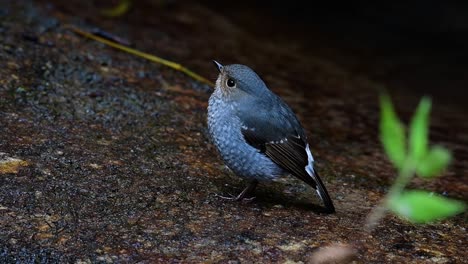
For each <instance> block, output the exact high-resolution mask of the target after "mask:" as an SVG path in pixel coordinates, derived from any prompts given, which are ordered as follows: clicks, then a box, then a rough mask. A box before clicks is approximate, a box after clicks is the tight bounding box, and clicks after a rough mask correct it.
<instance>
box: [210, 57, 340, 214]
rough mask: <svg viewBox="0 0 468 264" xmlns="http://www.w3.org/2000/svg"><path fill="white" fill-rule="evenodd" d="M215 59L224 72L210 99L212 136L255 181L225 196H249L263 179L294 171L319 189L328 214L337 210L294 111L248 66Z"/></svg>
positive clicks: (240, 172) (232, 165) (230, 162)
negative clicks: (237, 193) (228, 63)
mask: <svg viewBox="0 0 468 264" xmlns="http://www.w3.org/2000/svg"><path fill="white" fill-rule="evenodd" d="M213 63H214V64H215V66H216V68H217V69H218V71H219V75H218V77H217V79H216V83H215V89H214V91H213V93H212V94H211V96H210V98H209V100H208V114H207V124H208V131H209V135H210V137H211V141H212V142H213V144H214V145H215V146H216V148H217V150H218V153H219V154H220V156H221V157H222V159H223V161H224V164H225V165H226V166H227V167H228V168H229V169H230V170H231V171H233V172H234V173H235V174H236V175H237V176H239V177H241V178H244V179H247V180H249V181H250V183H249V185H248V186H247V187H246V188H245V189H244V190H243V191H242V192H241V193H240V194H239V195H237V196H233V197H224V196H221V197H223V198H225V199H229V200H234V201H241V200H244V199H248V197H249V196H250V195H251V194H252V193H253V192H254V191H255V189H256V187H257V185H258V183H259V181H271V180H274V179H276V178H279V177H282V176H284V175H287V174H290V175H293V176H295V177H297V178H298V179H300V180H302V181H303V182H305V183H306V184H308V185H309V186H311V187H312V188H314V189H315V190H316V192H317V194H318V196H319V197H320V199H321V201H322V203H323V205H324V207H325V212H327V213H334V212H335V206H334V205H333V202H332V199H331V198H330V195H329V194H328V191H327V189H326V188H325V185H324V184H323V182H322V180H321V179H320V176H319V174H318V173H317V170H316V169H315V168H314V162H315V160H314V157H313V156H312V152H311V151H310V147H309V143H308V142H307V137H306V134H305V131H304V128H303V127H302V125H301V123H300V122H299V120H298V118H297V116H296V115H295V114H294V112H293V110H292V109H291V108H290V107H289V106H288V105H287V104H286V103H285V101H283V100H282V99H281V98H280V97H279V96H278V95H276V94H275V93H273V92H272V91H271V90H270V89H269V88H268V87H267V85H266V84H265V82H264V81H263V80H262V79H261V78H260V77H259V76H258V75H257V73H255V71H253V70H252V69H251V68H249V67H248V66H246V65H242V64H230V65H225V66H223V65H222V64H221V63H219V62H217V61H215V60H213Z"/></svg>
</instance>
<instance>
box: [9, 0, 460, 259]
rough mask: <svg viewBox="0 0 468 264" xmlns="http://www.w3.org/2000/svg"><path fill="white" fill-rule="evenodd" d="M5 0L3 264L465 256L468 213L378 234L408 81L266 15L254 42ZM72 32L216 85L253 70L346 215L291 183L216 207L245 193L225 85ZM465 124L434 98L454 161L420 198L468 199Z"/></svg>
mask: <svg viewBox="0 0 468 264" xmlns="http://www.w3.org/2000/svg"><path fill="white" fill-rule="evenodd" d="M1 2H2V4H1V7H2V8H1V9H0V45H1V46H0V61H1V68H0V124H1V125H0V152H1V153H0V159H1V160H4V161H5V160H8V159H10V160H11V159H12V158H15V159H18V160H20V161H21V162H20V161H18V162H17V164H18V166H17V167H14V166H13V167H8V168H7V167H5V166H3V165H2V166H3V167H0V168H1V171H0V186H1V189H0V262H1V263H12V262H13V263H15V262H16V263H64V262H79V261H82V262H85V263H86V262H91V263H96V262H97V263H105V262H117V263H122V262H124V263H135V262H140V263H154V262H170V263H178V262H183V263H187V262H195V263H197V262H206V263H237V262H242V263H249V262H257V263H258V262H280V263H286V262H287V263H301V262H303V263H308V262H310V260H311V256H312V254H313V253H314V252H315V251H316V250H318V249H319V248H321V247H324V246H328V245H331V244H333V243H337V242H338V243H344V244H352V245H353V246H355V247H356V249H357V257H356V259H355V262H357V263H403V262H407V263H466V259H467V258H466V250H465V248H466V245H467V244H468V243H467V242H468V241H467V235H466V214H464V215H459V216H457V217H454V218H451V219H449V220H446V221H442V222H440V223H436V224H431V225H425V226H415V225H412V224H409V223H407V222H404V221H402V220H399V219H397V218H396V217H393V216H387V217H386V218H385V219H384V220H383V221H382V222H381V223H380V225H379V226H378V227H377V228H376V230H375V231H374V232H373V233H372V234H368V233H366V232H364V230H363V224H364V221H365V218H366V215H367V214H368V213H369V211H370V210H371V209H372V208H373V207H374V206H375V205H376V204H377V203H378V201H379V199H380V198H381V197H382V196H383V195H384V194H385V193H386V191H387V190H388V186H389V185H390V184H391V182H392V179H393V178H394V175H395V171H394V170H393V168H392V166H391V165H390V164H389V162H388V161H387V159H386V158H385V156H384V154H383V153H382V149H381V146H380V143H379V141H378V135H377V132H378V131H377V124H378V115H379V112H378V105H377V101H378V88H380V87H387V88H388V86H389V84H395V82H391V81H386V80H388V79H391V78H392V76H391V74H390V75H385V74H383V75H380V76H384V77H383V78H381V79H380V80H378V81H376V80H371V79H370V78H369V76H368V75H371V74H370V73H369V71H366V70H365V69H369V68H374V69H373V70H374V71H378V69H375V67H376V66H375V65H370V64H366V62H365V61H364V62H361V63H360V64H357V63H355V62H356V60H359V58H354V59H353V58H352V57H346V56H341V55H340V54H342V53H340V52H343V50H344V49H343V50H340V49H338V48H337V47H338V46H334V44H336V43H334V42H333V41H332V40H331V39H329V38H325V37H323V36H322V35H320V32H318V31H317V32H315V31H313V30H311V32H309V34H311V35H314V34H316V40H317V41H316V42H314V43H315V44H314V45H312V46H308V45H309V44H310V43H309V44H307V43H306V42H301V41H300V39H293V38H292V37H293V36H297V35H296V33H294V32H289V33H288V32H285V33H284V35H282V34H281V33H280V32H276V35H275V34H270V33H271V32H273V31H272V30H271V29H270V30H269V31H268V32H267V33H268V34H270V35H269V38H266V36H265V35H268V34H267V33H265V34H256V33H255V29H257V30H258V29H259V28H261V26H262V25H261V23H262V22H263V21H262V20H261V19H259V23H258V25H252V27H253V30H252V31H250V30H249V29H248V28H247V27H246V26H245V25H244V26H242V25H243V24H242V23H240V22H239V23H237V22H235V21H236V20H235V19H230V18H229V16H223V15H221V14H220V13H217V12H215V11H213V10H212V9H210V8H208V7H206V6H198V5H196V4H194V3H186V2H180V1H167V2H165V1H161V2H158V1H154V2H153V3H151V2H148V3H147V2H145V1H140V2H139V3H138V5H135V6H134V8H133V9H132V10H131V11H130V12H129V13H128V14H126V15H124V16H122V17H119V18H105V17H102V16H100V15H99V14H100V13H99V11H100V8H103V7H104V4H103V3H100V4H93V1H73V0H69V1H38V2H30V1H26V0H17V1H14V2H13V1H1ZM96 2H98V1H96ZM134 2H138V1H134ZM107 4H108V3H107ZM246 16H249V15H248V14H247V15H246ZM250 16H251V14H250ZM66 24H73V25H76V26H78V27H80V28H83V29H87V30H91V29H92V28H93V27H99V28H101V29H103V30H106V31H108V32H112V33H113V34H116V35H117V36H119V37H123V38H125V39H127V40H129V41H130V42H131V43H132V46H134V47H136V48H138V49H140V50H143V51H147V52H149V53H153V54H155V55H160V56H162V57H165V58H167V59H171V60H175V61H177V62H180V63H182V64H184V65H186V66H188V67H189V68H192V69H194V70H196V71H197V72H199V73H201V74H202V75H205V76H207V77H208V78H210V79H212V80H214V78H215V77H216V70H215V68H214V67H213V65H212V64H211V59H217V60H219V61H220V62H222V63H244V64H248V65H250V66H251V67H252V68H254V69H255V70H256V71H257V72H258V73H259V74H260V75H261V76H263V77H264V79H265V80H266V81H267V83H268V84H269V85H270V87H271V88H272V89H273V90H274V91H276V92H277V93H279V94H280V95H281V96H282V97H283V98H284V99H285V100H286V101H287V102H288V103H289V104H290V105H291V106H292V107H293V109H294V110H295V111H296V112H297V114H298V116H299V118H300V119H301V121H302V123H303V124H304V126H305V128H306V130H307V131H308V132H309V138H310V143H311V145H312V146H313V149H314V152H315V156H316V158H317V160H318V167H319V169H320V171H321V175H323V176H322V177H323V179H324V181H325V182H326V185H327V187H328V190H329V192H330V193H331V196H332V198H333V199H334V201H335V205H336V207H337V213H336V214H333V215H323V214H321V213H319V210H318V209H317V206H316V205H317V204H318V200H317V199H316V197H315V195H314V194H313V191H312V190H311V189H310V188H307V187H306V186H305V185H304V184H302V183H300V182H298V181H296V180H294V179H292V178H288V179H285V180H282V181H280V182H275V183H268V184H262V185H261V186H260V188H259V189H258V192H257V196H256V198H257V199H256V200H255V201H253V202H251V203H231V202H226V201H224V200H221V199H219V198H217V197H216V196H215V195H214V194H216V193H218V194H226V193H235V192H238V191H239V190H240V189H242V188H243V187H244V185H245V182H243V181H242V180H241V179H239V178H237V177H235V176H234V175H232V174H231V173H230V172H228V171H227V170H226V169H225V168H224V166H223V164H222V162H221V160H220V158H219V156H218V155H217V154H216V151H215V149H214V148H213V146H212V145H211V144H210V142H209V139H208V138H207V134H206V122H205V119H206V106H207V100H208V97H209V95H210V92H211V90H210V88H209V87H207V86H205V85H202V84H199V83H197V82H196V81H194V80H192V79H190V78H189V77H187V76H185V75H184V74H182V73H179V72H176V71H174V70H171V69H168V68H166V67H163V66H161V65H157V64H154V63H151V62H148V61H146V60H143V59H140V58H136V57H134V56H132V55H129V54H125V53H123V52H120V51H117V50H115V49H111V48H109V47H107V46H104V45H102V44H99V43H97V42H95V41H91V40H88V39H84V38H82V37H80V36H78V35H76V34H74V33H72V32H70V31H68V30H66V29H65V28H64V25H66ZM327 41H329V42H327ZM305 43H306V44H305ZM334 51H336V52H334ZM353 63H354V64H353ZM374 64H376V65H377V67H378V65H384V64H385V65H387V66H388V65H389V64H392V61H391V60H388V57H387V58H386V61H383V62H382V63H381V64H379V63H378V60H377V62H374ZM340 65H341V66H340ZM343 65H361V66H362V65H364V66H362V67H363V68H364V70H362V69H361V70H360V71H359V69H357V70H356V68H353V67H350V68H347V67H346V66H343ZM365 65H367V68H366V66H365ZM369 65H370V66H369ZM361 66H359V67H361ZM351 68H353V69H351ZM382 69H383V70H382V71H385V69H388V67H387V68H385V67H383V68H382ZM358 72H359V73H358ZM431 77H434V78H436V76H427V78H431ZM404 85H405V82H401V87H400V88H398V89H395V90H391V91H392V95H393V98H394V99H395V101H396V104H397V107H398V112H399V113H400V114H401V115H402V116H403V119H404V120H408V118H409V116H410V115H411V112H412V111H413V109H414V108H415V107H416V104H417V101H418V99H419V96H420V94H419V93H417V92H411V91H409V90H406V89H405V86H404ZM466 115H467V110H466V107H464V106H463V105H459V104H451V103H450V100H443V99H439V98H438V97H435V98H434V109H433V112H432V125H431V140H432V142H434V143H438V144H442V145H444V146H446V147H448V148H449V149H451V150H452V151H453V152H454V156H455V162H454V163H453V164H452V165H451V166H450V169H449V170H448V171H447V172H446V173H444V175H443V177H440V178H438V179H437V180H435V181H432V182H428V181H422V180H415V181H414V182H413V183H412V187H414V188H424V189H428V190H432V191H435V192H437V193H444V194H446V195H447V196H449V197H453V198H457V199H462V200H465V201H466V200H467V193H468V184H467V178H466V176H467V174H468V165H467V163H466V160H467V159H468V149H467V145H468V134H467V131H468V129H467V128H468V125H467V123H466ZM10 164H11V162H10Z"/></svg>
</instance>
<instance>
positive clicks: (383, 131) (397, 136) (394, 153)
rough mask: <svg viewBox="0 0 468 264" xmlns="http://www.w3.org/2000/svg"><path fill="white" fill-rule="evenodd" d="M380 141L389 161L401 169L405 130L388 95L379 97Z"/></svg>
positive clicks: (403, 155)
mask: <svg viewBox="0 0 468 264" xmlns="http://www.w3.org/2000/svg"><path fill="white" fill-rule="evenodd" d="M380 108H381V110H380V140H381V141H382V144H383V146H384V149H385V152H386V153H387V156H388V158H389V159H390V161H391V162H392V163H393V164H394V165H395V167H397V168H398V169H401V167H402V166H403V162H404V160H405V157H406V143H405V140H406V139H405V129H404V127H403V124H402V123H401V121H400V120H399V119H398V117H397V115H396V114H395V110H394V109H393V106H392V103H391V101H390V98H389V97H388V95H382V96H380Z"/></svg>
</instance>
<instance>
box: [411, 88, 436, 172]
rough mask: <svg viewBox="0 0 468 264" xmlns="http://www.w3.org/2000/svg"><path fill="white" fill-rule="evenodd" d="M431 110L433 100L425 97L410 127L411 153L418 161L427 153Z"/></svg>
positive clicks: (414, 159) (413, 158)
mask: <svg viewBox="0 0 468 264" xmlns="http://www.w3.org/2000/svg"><path fill="white" fill-rule="evenodd" d="M430 111H431V100H430V99H429V98H427V97H423V99H421V102H420V103H419V105H418V108H417V109H416V112H415V113H414V116H413V118H412V120H411V124H410V128H409V142H408V145H409V146H408V147H409V155H410V157H411V158H412V160H413V161H414V162H416V163H418V162H419V161H420V160H421V159H422V158H423V157H424V156H426V153H427V141H428V129H429V112H430Z"/></svg>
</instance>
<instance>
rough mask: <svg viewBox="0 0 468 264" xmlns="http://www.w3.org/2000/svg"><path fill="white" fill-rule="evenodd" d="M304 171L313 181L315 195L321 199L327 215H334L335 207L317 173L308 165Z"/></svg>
mask: <svg viewBox="0 0 468 264" xmlns="http://www.w3.org/2000/svg"><path fill="white" fill-rule="evenodd" d="M306 171H307V173H308V174H309V175H310V177H311V178H312V179H314V181H315V183H316V187H315V188H316V189H315V190H316V191H317V194H318V195H319V196H320V199H322V202H323V204H324V205H325V208H326V209H327V213H334V212H335V206H334V205H333V202H332V200H331V198H330V195H328V192H327V188H325V185H324V184H323V182H322V180H321V179H320V176H319V175H318V173H317V171H316V170H315V169H314V168H313V167H312V166H310V165H309V166H306Z"/></svg>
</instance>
